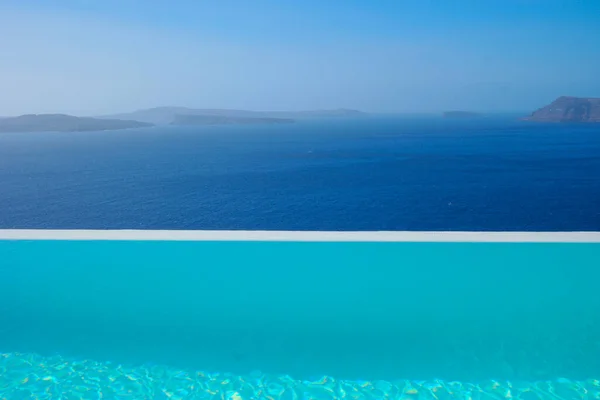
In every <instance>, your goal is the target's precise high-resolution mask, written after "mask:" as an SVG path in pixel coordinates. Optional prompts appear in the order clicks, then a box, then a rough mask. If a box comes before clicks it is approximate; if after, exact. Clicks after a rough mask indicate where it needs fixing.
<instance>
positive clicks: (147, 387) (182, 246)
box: [0, 240, 600, 400]
mask: <svg viewBox="0 0 600 400" xmlns="http://www.w3.org/2000/svg"><path fill="white" fill-rule="evenodd" d="M598 282H600V243H460V242H457V243H453V242H450V243H426V242H273V241H242V242H240V241H131V240H123V241H114V240H113V241H110V240H109V241H70V240H59V241H45V240H2V241H0V398H7V399H16V398H171V399H188V398H190V399H191V398H211V399H212V398H214V399H217V398H219V399H232V400H239V399H251V398H252V399H263V398H264V399H273V400H274V399H280V398H281V399H290V400H292V399H320V398H332V399H333V398H352V399H360V398H406V399H408V398H412V399H417V398H424V399H436V398H437V399H443V398H464V399H469V398H471V399H491V398H521V399H571V398H573V399H575V398H581V399H586V398H590V399H592V398H600V383H599V381H598V380H597V379H599V378H600V289H599V287H600V284H599V283H598ZM61 396H62V397H61Z"/></svg>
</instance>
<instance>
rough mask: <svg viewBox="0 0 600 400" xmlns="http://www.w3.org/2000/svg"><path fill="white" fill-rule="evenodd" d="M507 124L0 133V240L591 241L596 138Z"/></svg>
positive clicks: (599, 163) (598, 225) (596, 196)
mask: <svg viewBox="0 0 600 400" xmlns="http://www.w3.org/2000/svg"><path fill="white" fill-rule="evenodd" d="M517 117H518V116H516V115H510V116H508V115H506V116H505V115H502V116H494V117H488V118H479V119H466V120H451V119H443V118H435V117H428V118H425V117H411V118H409V117H368V118H360V119H328V120H312V121H300V122H297V123H295V124H284V125H263V126H210V127H208V126H207V127H155V128H146V129H137V130H123V131H112V132H79V133H75V132H74V133H51V132H45V133H18V134H17V133H14V134H11V133H4V134H0V228H5V229H7V228H45V229H46V228H52V229H173V230H179V229H185V230H188V229H193V230H197V229H202V230H223V229H226V230H310V231H380V230H391V231H398V230H402V231H404V230H409V231H414V230H417V231H428V230H435V231H454V230H456V231H595V230H600V207H599V204H600V125H594V124H540V123H534V122H525V121H519V120H518V118H517Z"/></svg>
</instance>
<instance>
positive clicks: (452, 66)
mask: <svg viewBox="0 0 600 400" xmlns="http://www.w3.org/2000/svg"><path fill="white" fill-rule="evenodd" d="M599 38H600V1H599V0H561V1H559V0H504V1H499V0H438V1H433V0H429V1H428V0H377V1H372V0H251V1H250V0H13V1H7V0H0V93H1V95H0V116H9V115H19V114H24V113H69V114H74V115H102V114H110V113H117V112H127V111H133V110H137V109H142V108H149V107H156V106H186V107H198V108H234V109H248V110H310V109H329V108H353V109H360V110H364V111H368V112H385V113H392V112H394V113H396V112H397V113H421V112H441V111H444V110H472V111H484V112H513V111H515V112H521V111H527V112H529V111H532V110H534V109H536V108H539V107H541V106H543V105H545V104H547V103H549V102H550V101H552V100H553V99H554V98H556V97H558V96H561V95H571V96H586V97H600V45H599V44H598V40H599Z"/></svg>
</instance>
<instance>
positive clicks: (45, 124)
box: [0, 114, 153, 132]
mask: <svg viewBox="0 0 600 400" xmlns="http://www.w3.org/2000/svg"><path fill="white" fill-rule="evenodd" d="M149 126H153V125H152V124H149V123H146V122H138V121H128V120H119V119H99V118H90V117H74V116H72V115H66V114H26V115H21V116H18V117H8V118H0V132H83V131H109V130H118V129H131V128H144V127H149Z"/></svg>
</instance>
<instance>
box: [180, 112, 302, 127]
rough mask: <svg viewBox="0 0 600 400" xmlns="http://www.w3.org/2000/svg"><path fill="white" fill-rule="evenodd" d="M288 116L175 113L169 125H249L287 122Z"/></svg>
mask: <svg viewBox="0 0 600 400" xmlns="http://www.w3.org/2000/svg"><path fill="white" fill-rule="evenodd" d="M293 122H295V121H294V120H293V119H290V118H266V117H227V116H223V115H179V114H177V115H175V117H174V118H173V121H172V122H171V125H249V124H288V123H293Z"/></svg>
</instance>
